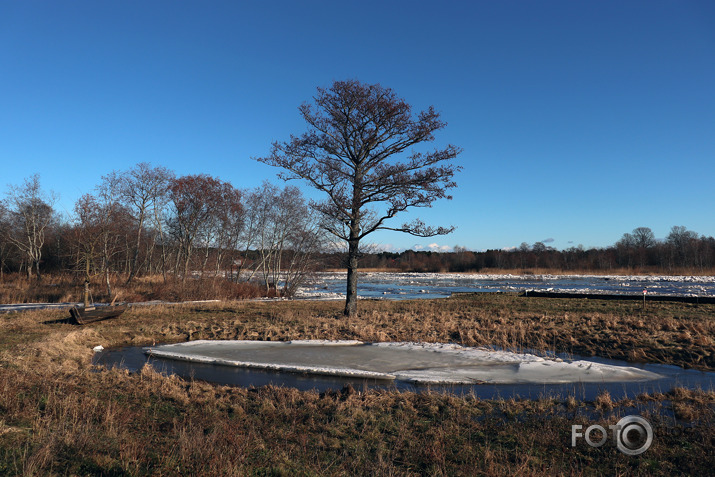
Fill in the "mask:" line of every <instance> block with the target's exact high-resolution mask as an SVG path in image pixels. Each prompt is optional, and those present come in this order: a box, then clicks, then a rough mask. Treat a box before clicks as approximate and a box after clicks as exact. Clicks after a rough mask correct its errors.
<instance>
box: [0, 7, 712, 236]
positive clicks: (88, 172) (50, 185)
mask: <svg viewBox="0 0 715 477" xmlns="http://www.w3.org/2000/svg"><path fill="white" fill-rule="evenodd" d="M351 78H355V79H358V80H360V81H363V82H369V83H381V84H382V85H383V86H388V87H390V88H392V89H394V90H395V91H396V92H397V94H398V95H399V96H401V97H403V98H405V99H406V100H407V101H408V102H409V103H411V104H412V105H413V106H414V107H415V109H416V110H421V109H423V108H426V107H427V106H429V105H434V106H435V108H436V109H437V110H438V111H440V112H441V113H442V117H443V119H444V120H446V121H447V122H448V126H447V127H446V128H445V129H444V130H443V131H441V133H440V134H438V136H437V141H436V142H435V143H434V144H433V145H432V146H431V147H435V146H436V147H438V146H440V145H444V144H446V143H453V144H456V145H458V146H460V147H462V148H463V149H464V152H463V153H462V154H461V156H460V157H459V159H458V162H459V163H460V164H461V165H462V166H463V167H464V170H463V172H462V173H460V174H459V176H458V177H457V182H458V184H459V187H458V189H456V190H455V191H454V194H453V195H454V200H452V201H443V202H440V203H437V204H435V206H434V207H433V208H432V209H426V210H421V211H420V212H419V214H418V215H419V216H420V217H422V218H423V219H425V221H426V222H428V223H431V224H434V225H450V224H451V225H456V226H457V227H458V228H457V230H456V231H455V232H454V233H453V234H451V235H448V236H445V237H436V238H433V239H427V240H423V239H416V238H414V237H411V236H409V235H403V234H399V233H383V234H381V235H375V236H374V241H375V242H377V243H379V244H381V245H383V246H385V247H394V248H396V249H401V248H409V247H412V246H415V245H417V246H422V247H427V246H429V244H432V243H436V244H438V245H444V246H453V245H456V244H458V245H461V246H466V247H468V248H470V249H473V250H481V249H486V248H503V247H510V246H518V245H519V244H520V243H521V242H527V243H530V244H533V243H534V242H536V241H544V240H547V239H553V241H551V240H549V242H548V243H549V244H550V245H552V246H554V247H556V248H559V249H563V248H567V247H569V246H572V245H573V246H575V245H578V244H583V245H584V246H586V247H592V246H607V245H611V244H613V243H614V242H615V241H617V240H618V239H619V238H620V237H621V236H622V235H623V233H625V232H630V231H631V230H633V229H634V228H635V227H639V226H646V227H651V228H652V229H653V231H654V233H655V235H656V237H659V238H663V237H665V236H666V235H667V234H668V231H669V230H670V227H671V226H673V225H684V226H686V227H688V229H691V230H694V231H696V232H698V233H700V234H705V235H715V212H714V210H715V2H712V1H710V0H707V1H701V2H691V1H675V0H674V1H644V2H638V1H626V2H624V1H621V0H619V1H590V2H582V1H571V0H569V1H563V2H552V1H498V2H497V1H489V2H486V1H484V2H466V1H462V2H449V1H447V2H439V3H438V2H434V1H414V0H413V1H402V2H388V1H384V0H383V1H359V2H342V1H321V2H317V1H301V2H296V1H282V2H278V1H250V2H249V1H235V0H234V1H211V2H199V1H152V0H142V1H89V0H87V1H79V0H77V1H63V2H58V1H9V0H8V1H3V2H2V3H0V166H1V167H0V170H1V172H0V191H1V192H4V191H5V190H6V185H7V184H20V183H21V182H22V180H23V178H25V177H28V176H30V175H32V174H34V173H36V172H37V173H40V176H41V181H42V184H43V187H44V188H45V189H48V190H49V189H51V190H54V191H55V192H57V193H58V194H59V195H60V201H59V202H58V204H57V205H58V208H59V209H60V210H61V211H63V212H69V211H71V210H72V207H73V205H74V202H75V200H76V199H77V198H78V197H79V196H80V195H81V194H83V193H86V192H91V191H92V189H93V188H94V186H95V185H96V184H98V183H99V181H100V179H101V176H103V175H105V174H107V173H109V172H110V171H111V170H113V169H116V170H126V169H128V168H130V167H132V166H133V165H135V164H137V163H139V162H144V161H145V162H150V163H152V164H153V165H163V166H165V167H168V168H170V169H172V170H174V171H175V172H176V173H177V174H179V175H184V174H196V173H206V174H210V175H213V176H217V177H220V178H221V179H223V180H227V181H230V182H231V183H233V185H234V186H236V187H241V188H246V187H254V186H257V185H259V184H260V183H261V182H262V181H263V180H266V179H268V180H271V181H274V182H279V181H278V179H277V178H276V176H275V174H276V172H277V170H275V169H274V168H271V167H269V166H266V165H264V164H260V163H258V162H256V161H253V160H251V157H257V156H262V155H265V154H267V153H268V151H269V148H270V144H271V142H272V141H274V140H285V139H287V138H288V136H289V135H290V134H291V133H294V134H299V133H301V132H302V131H304V128H305V125H304V123H303V122H302V120H301V119H300V117H299V115H298V110H297V108H298V106H299V105H300V104H301V103H302V102H304V101H308V100H310V99H311V98H312V96H313V95H314V93H315V88H316V86H329V85H330V84H331V83H332V82H333V81H334V80H342V79H351ZM301 188H303V190H304V191H305V192H306V193H308V189H307V187H306V186H304V185H302V184H301ZM411 218H412V217H405V219H411ZM397 220H398V221H399V222H401V220H399V217H398V218H397Z"/></svg>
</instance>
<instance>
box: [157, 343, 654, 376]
mask: <svg viewBox="0 0 715 477" xmlns="http://www.w3.org/2000/svg"><path fill="white" fill-rule="evenodd" d="M145 352H146V353H147V354H149V355H151V356H155V357H160V358H166V359H177V360H184V361H193V362H200V363H208V364H217V365H225V366H238V367H245V368H254V369H263V370H273V371H285V372H298V373H307V374H320V375H332V376H344V377H362V378H371V379H384V380H400V381H407V382H413V383H445V384H446V383H454V384H479V383H493V384H515V383H531V384H560V383H573V382H622V381H647V380H651V379H659V378H661V377H662V376H660V375H659V374H656V373H652V372H650V371H645V370H642V369H638V368H633V367H627V366H613V365H606V364H600V363H593V362H590V361H572V362H566V361H563V360H561V359H551V358H542V357H539V356H535V355H533V354H520V353H511V352H507V351H494V350H488V349H484V348H467V347H463V346H459V345H454V344H440V343H406V342H397V343H363V342H360V341H322V340H307V341H284V342H279V341H206V340H199V341H190V342H187V343H177V344H171V345H161V346H156V347H151V348H147V349H146V350H145Z"/></svg>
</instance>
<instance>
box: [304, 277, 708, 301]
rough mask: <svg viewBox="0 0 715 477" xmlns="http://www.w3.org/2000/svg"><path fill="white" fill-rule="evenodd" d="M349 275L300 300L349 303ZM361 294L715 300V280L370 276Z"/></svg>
mask: <svg viewBox="0 0 715 477" xmlns="http://www.w3.org/2000/svg"><path fill="white" fill-rule="evenodd" d="M345 275H346V274H345V272H326V273H316V274H315V276H314V279H313V281H312V283H310V284H306V286H304V287H302V288H301V289H299V291H298V293H297V294H296V298H303V299H320V300H327V299H340V298H344V297H345V295H344V289H345ZM358 281H359V285H358V294H359V295H360V296H361V297H363V298H377V299H407V298H409V299H415V298H440V297H448V296H450V295H451V294H452V293H455V292H521V291H533V290H538V291H550V292H562V293H595V294H598V293H600V294H612V295H637V294H642V292H643V290H644V289H647V292H648V294H652V295H670V296H702V297H706V296H715V276H667V275H657V276H648V275H631V276H627V275H510V274H499V275H495V274H476V273H418V272H406V273H395V272H365V273H360V276H359V279H358Z"/></svg>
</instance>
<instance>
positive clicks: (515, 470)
mask: <svg viewBox="0 0 715 477" xmlns="http://www.w3.org/2000/svg"><path fill="white" fill-rule="evenodd" d="M63 317H64V314H63V313H62V312H58V311H51V310H43V311H30V312H25V313H11V314H7V315H2V316H0V474H3V475H66V474H75V475H88V474H91V475H97V474H103V475H209V474H211V475H245V474H250V475H295V474H303V475H326V474H330V475H354V474H360V475H368V474H369V475H375V474H378V475H385V474H391V475H415V474H423V475H424V474H429V475H447V474H448V475H474V474H484V475H516V474H518V475H592V474H607V475H614V474H621V475H672V474H673V473H679V474H685V475H705V474H707V473H709V472H710V471H711V470H712V466H713V465H714V464H715V460H714V459H715V458H714V457H713V448H715V447H714V446H715V444H714V443H715V416H714V413H713V408H714V407H715V390H713V389H702V390H688V389H683V388H674V389H672V390H666V389H664V390H663V392H662V393H652V394H641V395H636V396H628V397H627V398H624V399H620V400H614V399H612V398H611V397H610V396H609V395H608V394H607V393H602V394H601V395H599V396H598V397H597V398H596V399H595V400H593V401H582V400H579V399H577V398H576V397H575V396H549V395H544V396H543V397H542V398H541V399H534V400H529V399H518V398H510V399H493V400H483V399H478V398H476V397H474V396H454V395H450V394H443V393H435V392H428V393H413V392H398V391H390V390H371V389H357V390H356V389H353V388H351V387H346V388H343V389H336V390H334V391H329V392H324V393H318V392H311V391H298V390H295V389H291V388H282V387H273V386H268V387H261V388H234V387H226V386H216V385H211V384H207V383H202V382H198V381H193V380H183V379H180V378H178V377H176V376H163V375H161V374H159V373H158V372H156V371H155V370H153V368H151V367H144V368H143V369H142V370H141V371H140V372H139V373H129V372H127V371H125V370H120V369H112V370H108V369H105V368H101V367H96V366H93V365H92V364H91V360H92V355H93V353H92V348H93V347H94V346H97V345H102V346H104V347H106V348H109V347H118V346H129V345H132V346H141V345H150V344H152V343H153V342H165V343H168V342H182V341H188V340H197V339H249V340H288V339H359V340H362V341H423V342H453V343H458V344H463V345H465V346H484V345H489V346H497V347H500V348H503V349H511V350H523V349H536V350H543V351H555V352H566V353H574V354H579V355H582V356H589V355H598V356H602V357H612V358H617V359H625V360H627V361H632V362H653V363H668V364H675V365H679V366H684V367H691V368H697V369H702V370H708V371H712V370H715V342H714V341H713V337H715V305H703V304H700V305H694V304H682V303H665V302H664V303H653V304H652V305H651V306H649V307H648V308H647V309H645V310H643V309H642V308H641V307H640V306H638V305H637V304H634V303H631V302H625V301H623V302H619V301H600V300H578V299H575V300H566V299H548V298H547V299H541V300H538V301H531V300H524V299H522V298H519V297H517V296H515V295H511V294H489V293H484V294H478V295H464V296H456V297H453V298H449V299H445V300H439V301H433V300H415V301H395V302H384V301H380V302H376V301H370V300H364V301H361V304H360V311H359V313H358V315H357V316H356V317H354V318H349V319H346V318H343V317H342V303H339V302H308V301H306V302H295V301H292V302H275V301H272V302H262V303H260V302H248V301H223V302H218V303H206V304H199V305H197V304H193V305H157V306H151V307H139V308H132V309H130V310H128V311H127V312H126V313H125V314H124V315H122V317H121V318H119V319H116V320H109V321H104V322H99V323H95V324H92V325H90V326H85V327H77V326H73V325H70V324H64V323H53V321H55V320H58V319H61V318H63ZM631 414H637V415H640V416H642V417H644V418H645V419H647V420H648V422H649V423H650V424H651V426H652V427H653V429H654V440H653V444H652V446H651V447H650V448H649V449H648V450H647V451H646V452H645V453H643V454H641V455H639V456H629V455H625V454H622V453H621V452H619V451H618V450H617V448H616V446H615V444H614V443H613V442H612V440H611V439H609V440H608V441H607V442H606V444H604V445H603V446H602V447H598V448H594V447H590V446H588V445H586V444H585V442H583V440H581V441H580V442H578V443H577V445H576V446H575V447H572V445H571V443H572V440H571V438H572V435H571V426H572V425H582V426H583V428H582V429H585V428H587V427H588V426H590V425H592V424H599V425H601V426H604V427H605V428H606V429H608V427H607V426H608V425H610V424H615V423H616V422H617V421H618V420H619V419H620V418H621V417H623V416H626V415H631ZM597 437H599V436H594V438H597Z"/></svg>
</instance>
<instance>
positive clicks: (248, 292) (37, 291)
mask: <svg viewBox="0 0 715 477" xmlns="http://www.w3.org/2000/svg"><path fill="white" fill-rule="evenodd" d="M126 279H127V277H126V276H113V277H112V279H111V284H112V296H109V295H108V294H107V288H106V284H105V283H104V282H102V281H101V280H100V279H99V278H94V279H93V280H92V283H91V286H90V288H91V291H92V299H93V300H94V301H96V302H110V301H111V300H112V299H113V298H114V296H115V295H118V296H119V300H120V301H127V302H140V301H151V300H164V301H184V300H211V299H218V300H239V299H245V298H256V297H260V296H264V295H265V293H264V292H263V291H262V290H261V289H260V288H259V287H258V286H255V285H253V284H248V283H233V282H231V281H229V280H225V279H223V278H214V277H205V278H202V279H187V280H186V281H181V280H179V279H176V278H174V277H169V278H168V279H167V280H166V281H165V280H164V279H163V277H162V276H161V275H154V276H146V277H139V278H137V279H135V280H133V281H132V283H131V284H129V285H127V283H126ZM83 297H84V278H83V277H81V276H78V275H72V274H63V275H48V276H45V277H44V278H43V279H42V280H41V281H40V282H38V281H37V280H35V279H34V278H33V279H31V280H29V281H28V280H27V279H25V278H24V277H22V276H20V275H18V274H14V275H7V276H6V277H5V279H4V280H3V281H1V282H0V303H65V302H80V301H82V300H83Z"/></svg>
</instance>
